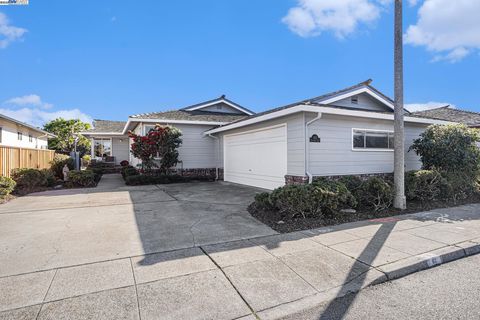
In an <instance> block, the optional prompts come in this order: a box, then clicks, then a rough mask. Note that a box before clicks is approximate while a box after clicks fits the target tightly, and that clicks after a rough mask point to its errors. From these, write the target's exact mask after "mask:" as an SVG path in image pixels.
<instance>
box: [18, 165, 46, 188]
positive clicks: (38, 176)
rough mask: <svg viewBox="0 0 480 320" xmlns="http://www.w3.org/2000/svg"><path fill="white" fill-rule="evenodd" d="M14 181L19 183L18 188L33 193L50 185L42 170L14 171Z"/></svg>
mask: <svg viewBox="0 0 480 320" xmlns="http://www.w3.org/2000/svg"><path fill="white" fill-rule="evenodd" d="M12 179H13V180H15V182H16V183H17V186H16V188H17V189H21V190H22V191H26V192H31V191H34V190H35V189H37V188H41V187H46V186H47V185H48V181H47V177H46V176H45V175H44V174H43V172H42V171H41V170H38V169H30V168H21V169H13V170H12Z"/></svg>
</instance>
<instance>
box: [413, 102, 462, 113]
mask: <svg viewBox="0 0 480 320" xmlns="http://www.w3.org/2000/svg"><path fill="white" fill-rule="evenodd" d="M445 106H450V108H456V106H455V105H453V104H451V103H447V102H433V101H431V102H427V103H410V104H405V109H407V110H408V111H410V112H415V111H423V110H432V109H437V108H440V107H445Z"/></svg>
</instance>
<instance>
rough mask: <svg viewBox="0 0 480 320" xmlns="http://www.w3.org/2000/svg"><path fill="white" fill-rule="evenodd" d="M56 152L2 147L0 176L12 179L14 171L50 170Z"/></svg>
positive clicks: (0, 150) (0, 147)
mask: <svg viewBox="0 0 480 320" xmlns="http://www.w3.org/2000/svg"><path fill="white" fill-rule="evenodd" d="M54 155H55V151H53V150H44V149H29V148H18V147H5V146H0V175H2V176H6V177H10V173H11V171H12V169H16V168H34V169H48V168H50V161H52V160H53V156H54Z"/></svg>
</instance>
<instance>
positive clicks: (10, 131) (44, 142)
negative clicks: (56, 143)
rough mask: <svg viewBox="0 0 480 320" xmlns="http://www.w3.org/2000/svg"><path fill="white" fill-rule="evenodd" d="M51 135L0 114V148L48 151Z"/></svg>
mask: <svg viewBox="0 0 480 320" xmlns="http://www.w3.org/2000/svg"><path fill="white" fill-rule="evenodd" d="M48 137H53V135H52V134H50V133H48V132H46V131H43V130H41V129H38V128H36V127H34V126H31V125H29V124H26V123H24V122H21V121H18V120H15V119H13V118H10V117H7V116H5V115H3V114H0V146H8V147H19V148H30V149H48Z"/></svg>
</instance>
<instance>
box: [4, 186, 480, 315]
mask: <svg viewBox="0 0 480 320" xmlns="http://www.w3.org/2000/svg"><path fill="white" fill-rule="evenodd" d="M107 182H108V183H110V184H111V185H109V186H108V187H107V185H106V184H107ZM224 186H225V187H226V188H225V193H224V194H222V195H221V196H220V198H218V199H219V202H218V203H216V204H215V203H212V201H210V204H209V205H210V210H213V212H214V213H216V214H217V213H218V214H220V215H221V213H219V212H220V211H221V209H220V208H225V210H227V209H226V208H230V207H231V206H230V207H229V206H228V205H225V201H229V200H231V201H233V202H235V201H239V200H242V199H243V200H242V201H244V200H246V199H247V198H242V199H240V198H235V197H238V194H239V193H238V192H236V193H235V194H236V196H232V197H231V199H229V198H228V197H227V196H228V194H229V193H233V191H234V190H233V189H231V188H233V187H232V186H228V185H227V184H225V185H224ZM214 187H215V185H208V184H198V185H196V186H194V185H183V186H180V185H176V186H175V185H172V186H168V190H167V189H166V190H165V191H166V192H165V194H166V195H168V196H170V197H172V198H173V200H171V199H167V200H165V201H169V202H170V201H171V202H174V201H180V202H181V201H182V199H183V201H187V200H190V201H193V202H192V203H195V206H197V207H198V208H199V210H200V211H202V210H205V211H207V212H208V210H209V208H208V207H206V208H205V207H202V206H203V204H202V200H205V197H202V196H201V194H202V192H203V193H204V194H207V193H208V192H206V190H210V191H212V189H211V188H214ZM222 187H223V185H222ZM102 188H105V189H102ZM112 188H116V189H115V190H116V192H119V193H121V191H120V190H121V189H122V188H125V187H123V186H121V185H117V186H116V187H115V182H114V181H113V180H111V181H107V180H105V184H104V185H103V186H102V185H101V186H100V187H99V188H97V189H96V190H95V189H90V190H89V191H88V192H86V193H82V195H84V196H88V195H92V194H95V193H101V192H106V193H107V194H108V197H113V198H111V199H110V200H111V201H116V202H121V201H122V199H121V197H120V198H119V197H118V195H116V194H115V193H112V194H111V193H109V192H110V191H107V190H111V189H112ZM149 188H150V187H149ZM152 188H156V190H159V188H157V187H155V186H153V187H152ZM229 188H230V189H229ZM202 189H203V191H202ZM102 190H103V191H102ZM135 190H137V191H133V189H129V190H128V192H130V193H131V192H140V194H138V197H139V198H143V199H144V200H145V198H147V199H150V200H153V199H152V197H153V196H152V194H156V195H157V197H159V195H160V194H162V195H163V193H158V194H157V191H154V189H148V188H146V189H144V188H143V187H142V188H139V189H135ZM182 190H184V191H182ZM195 190H197V192H195ZM222 190H223V189H222ZM239 190H243V192H245V193H247V190H246V189H241V188H240V189H239ZM239 190H237V191H239ZM250 191H251V190H250ZM217 192H218V191H217ZM239 192H240V191H239ZM240 193H241V192H240ZM56 196H57V197H59V199H61V201H59V202H56V201H54V196H52V195H46V196H45V197H46V199H47V201H48V199H50V200H49V201H48V202H50V203H51V204H52V206H54V207H55V208H56V209H50V210H51V212H53V214H48V215H46V213H45V211H48V210H47V209H45V208H44V207H42V206H47V204H43V202H42V204H41V205H40V204H39V205H38V206H37V207H38V211H35V207H34V204H31V207H27V208H23V207H22V209H18V207H17V209H16V210H17V211H15V212H12V211H11V210H12V205H11V204H8V205H7V206H6V207H4V206H2V207H1V208H0V213H1V212H3V213H1V214H0V245H1V248H0V249H1V251H0V270H2V272H3V273H2V276H0V288H1V290H0V319H37V318H38V319H240V318H241V319H255V317H257V318H261V319H275V318H278V317H282V316H285V315H288V314H291V313H295V312H298V311H300V310H302V309H304V308H308V307H309V306H313V305H318V303H321V302H324V301H329V300H331V299H334V298H336V297H341V296H344V295H345V294H346V293H348V292H356V291H358V290H360V289H361V288H364V287H366V286H369V285H371V284H375V283H380V282H383V281H386V280H388V279H393V278H396V277H400V276H403V275H405V274H408V273H411V272H415V271H418V270H421V269H425V268H429V267H432V266H435V265H438V264H441V263H443V262H446V261H450V260H453V259H458V258H461V257H463V256H466V255H471V254H474V253H478V252H479V251H480V249H479V248H480V205H467V206H461V207H457V208H449V209H440V210H434V211H430V212H424V213H419V214H413V215H403V216H398V217H394V218H388V219H381V220H373V221H365V222H359V223H351V224H345V225H340V226H336V227H333V228H321V229H315V230H309V231H304V232H295V233H290V234H283V235H278V234H273V232H272V231H270V233H271V235H268V236H262V235H261V234H257V235H254V236H248V235H247V234H248V232H250V231H251V229H250V228H246V229H245V235H243V236H241V235H238V234H236V235H235V237H233V240H228V239H226V240H225V235H223V234H222V235H220V237H215V238H211V239H216V240H215V241H202V242H200V243H190V245H189V246H185V247H183V248H182V249H179V250H171V249H168V248H167V249H164V250H162V249H161V248H163V247H164V246H162V245H156V246H152V247H151V248H152V249H155V248H156V249H160V250H156V251H155V252H152V253H146V252H144V250H143V249H142V248H141V247H140V248H137V249H138V250H136V251H135V250H132V252H133V254H130V255H128V253H129V251H121V254H120V255H118V252H120V251H119V249H118V246H120V247H121V246H122V245H124V246H125V243H126V244H129V243H131V242H133V243H138V242H135V241H136V240H135V238H132V237H130V236H129V235H128V232H137V233H135V234H137V236H138V231H136V230H133V231H132V230H131V229H129V228H126V227H123V228H119V226H122V224H117V223H116V221H115V219H117V220H124V219H126V218H125V217H124V216H123V217H122V215H121V214H119V215H117V216H115V215H113V213H114V212H118V210H119V207H120V206H122V205H121V204H117V205H115V206H114V205H111V204H105V205H104V206H97V207H95V208H96V209H95V210H98V214H99V215H102V214H109V212H112V215H111V216H109V218H108V219H109V221H110V222H109V223H111V224H113V226H114V228H108V227H107V224H102V227H105V228H107V230H106V232H107V233H109V234H110V233H111V234H110V237H103V236H101V235H99V234H101V233H102V232H103V231H102V230H101V229H99V228H97V227H92V228H86V230H87V231H90V234H89V235H88V237H89V238H90V239H82V238H80V237H78V236H75V234H76V233H77V232H79V230H77V229H78V228H79V226H80V225H81V224H78V223H72V221H75V218H71V217H72V216H76V215H81V214H84V215H85V216H84V217H83V220H82V221H83V223H84V224H85V225H87V226H92V225H95V223H97V221H98V220H94V221H92V218H94V216H91V215H88V214H87V213H86V212H87V211H86V210H84V211H75V212H76V213H70V214H71V216H69V217H68V218H66V217H64V216H63V214H64V211H65V210H67V211H68V210H73V209H72V206H74V205H78V203H77V202H78V201H84V203H85V206H88V205H89V204H91V203H90V202H89V201H88V199H87V200H82V199H83V197H77V198H75V200H73V199H70V200H71V203H70V204H68V203H69V202H68V201H67V200H65V199H63V196H61V195H56ZM65 196H66V197H67V198H68V197H69V196H72V195H71V194H68V193H67V194H65ZM75 196H76V195H75ZM116 196H117V197H116ZM95 199H96V198H95ZM18 200H20V199H18ZM27 200H28V199H27ZM220 200H222V202H220ZM163 201H164V200H162V203H161V204H160V203H159V202H154V203H155V204H156V206H151V207H150V210H153V211H154V213H155V214H156V215H162V214H166V215H167V216H168V217H169V218H168V219H167V220H161V221H162V223H165V221H170V220H169V219H180V220H182V219H183V214H184V213H185V212H184V211H181V210H180V211H178V213H179V214H178V216H175V215H173V214H172V215H169V214H168V212H170V211H169V210H166V209H165V207H164V203H163ZM28 203H29V202H28V201H26V202H25V204H28ZM221 203H223V204H221ZM144 204H145V203H144ZM159 204H160V205H159ZM181 204H182V203H180V205H179V206H177V207H176V210H179V209H181V208H182V206H181ZM129 205H130V206H132V204H129ZM183 205H185V204H184V203H183ZM191 205H192V204H191ZM217 205H218V206H222V207H217ZM243 205H245V204H243ZM238 206H241V205H240V204H238ZM233 207H234V206H233ZM82 208H83V209H84V208H85V207H82ZM27 210H30V211H27ZM229 210H233V209H231V208H230V209H229ZM190 211H193V212H196V210H190ZM237 211H238V209H237ZM39 212H42V213H43V215H46V216H45V217H48V219H54V220H55V219H57V218H59V219H66V224H67V225H68V226H69V227H68V228H67V229H65V228H61V231H62V237H61V238H57V239H58V242H63V241H65V239H68V241H72V242H71V243H70V245H69V248H70V249H71V250H72V252H71V255H72V257H70V254H69V253H68V252H65V253H62V252H61V250H63V248H64V247H63V248H62V246H61V244H56V246H55V247H54V248H52V250H60V256H61V257H62V258H61V259H60V258H57V259H56V258H55V257H58V256H59V254H58V253H57V255H55V252H43V253H42V254H43V255H47V256H48V257H49V259H50V260H48V261H46V262H45V259H44V258H42V254H40V253H37V254H35V250H36V249H39V248H40V249H41V250H45V248H44V247H43V246H42V245H43V244H45V243H48V244H50V242H45V243H44V242H42V241H45V237H48V234H43V233H41V232H40V233H38V231H37V230H36V229H37V228H38V227H39V226H41V225H42V224H40V225H39V224H38V221H36V220H35V219H33V218H32V217H35V215H37V214H38V215H40V216H41V215H42V214H40V213H39ZM49 212H50V211H49ZM164 212H165V213H164ZM124 214H125V213H124ZM142 214H144V211H142ZM210 214H211V213H210ZM230 214H232V212H230ZM18 217H25V218H24V219H21V220H20V221H18V220H16V219H17V218H18ZM32 219H33V222H32ZM44 219H47V218H44ZM208 219H213V218H207V220H208ZM127 220H128V219H127ZM42 221H43V220H42ZM148 221H150V222H149V223H150V224H156V225H157V226H159V225H160V224H159V221H156V220H148ZM19 222H21V223H22V225H23V230H22V231H21V232H20V231H19V229H18V226H17V224H18V223H19ZM31 222H32V223H31ZM64 222H65V221H64ZM42 223H43V224H44V225H45V226H47V225H48V224H49V223H50V224H51V223H52V222H51V221H43V222H42ZM232 223H234V224H235V225H236V226H238V225H240V224H236V223H235V220H234V221H233V222H232ZM257 223H258V222H257ZM226 224H227V226H228V223H226ZM64 225H65V224H62V226H64ZM147 225H148V224H147ZM172 225H175V224H172ZM207 225H208V226H211V225H213V224H211V223H210V224H209V223H207ZM253 225H255V224H253ZM143 226H145V225H143ZM57 228H60V225H57ZM117 228H119V229H118V230H117ZM262 228H266V227H265V226H263V227H262ZM227 229H228V228H227ZM207 230H209V232H211V233H215V230H214V229H210V228H206V229H205V232H207ZM249 230H250V231H249ZM258 230H260V229H258ZM262 230H263V229H262ZM265 230H267V231H268V230H269V229H268V228H267V229H265ZM52 232H53V231H52ZM117 232H118V233H119V235H118V237H117V236H116V233H117ZM149 232H150V233H152V232H154V229H150V231H149ZM32 233H33V234H35V237H33V238H28V235H29V234H32ZM154 234H155V232H154ZM170 234H171V233H170ZM82 236H83V237H85V233H82ZM190 236H191V234H190ZM111 237H113V239H112V238H111ZM119 237H120V238H121V237H127V238H126V239H123V242H122V241H120V240H119ZM153 238H154V239H155V237H153ZM19 239H21V240H22V241H20V240H19ZM27 240H28V241H27ZM49 241H51V240H49ZM74 241H77V242H76V243H75V242H74ZM98 241H106V242H108V243H104V244H98V243H97V242H98ZM10 244H11V245H10ZM19 244H23V245H24V246H28V247H29V248H28V249H25V248H24V247H21V246H19ZM135 245H136V244H135ZM138 245H141V243H138ZM47 247H48V246H47ZM127 247H128V246H127ZM48 248H49V247H48ZM23 250H27V252H29V253H30V254H32V255H33V258H32V257H28V256H27V255H25V254H24V253H23ZM88 250H90V251H91V253H89V254H86V253H85V252H86V251H88ZM95 250H100V253H99V254H96V253H95ZM108 250H114V251H113V252H112V253H111V255H108V254H106V253H107V252H108ZM138 252H141V253H140V254H138ZM142 252H143V253H142ZM16 254H18V255H19V256H20V258H19V257H16ZM85 257H87V258H88V259H86V262H80V263H79V262H77V261H84V258H85ZM5 258H6V259H5ZM12 259H13V261H14V262H15V263H12ZM35 259H40V260H41V261H42V263H41V264H37V263H36V261H35ZM92 260H93V261H92ZM52 261H55V263H53V262H52ZM29 262H30V263H32V264H33V265H35V267H34V268H33V269H34V270H30V271H25V270H27V269H28V268H27V265H28V263H29ZM15 264H17V265H18V272H15V268H14V267H15ZM38 266H41V267H40V269H39V267H38ZM42 266H44V267H42Z"/></svg>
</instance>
